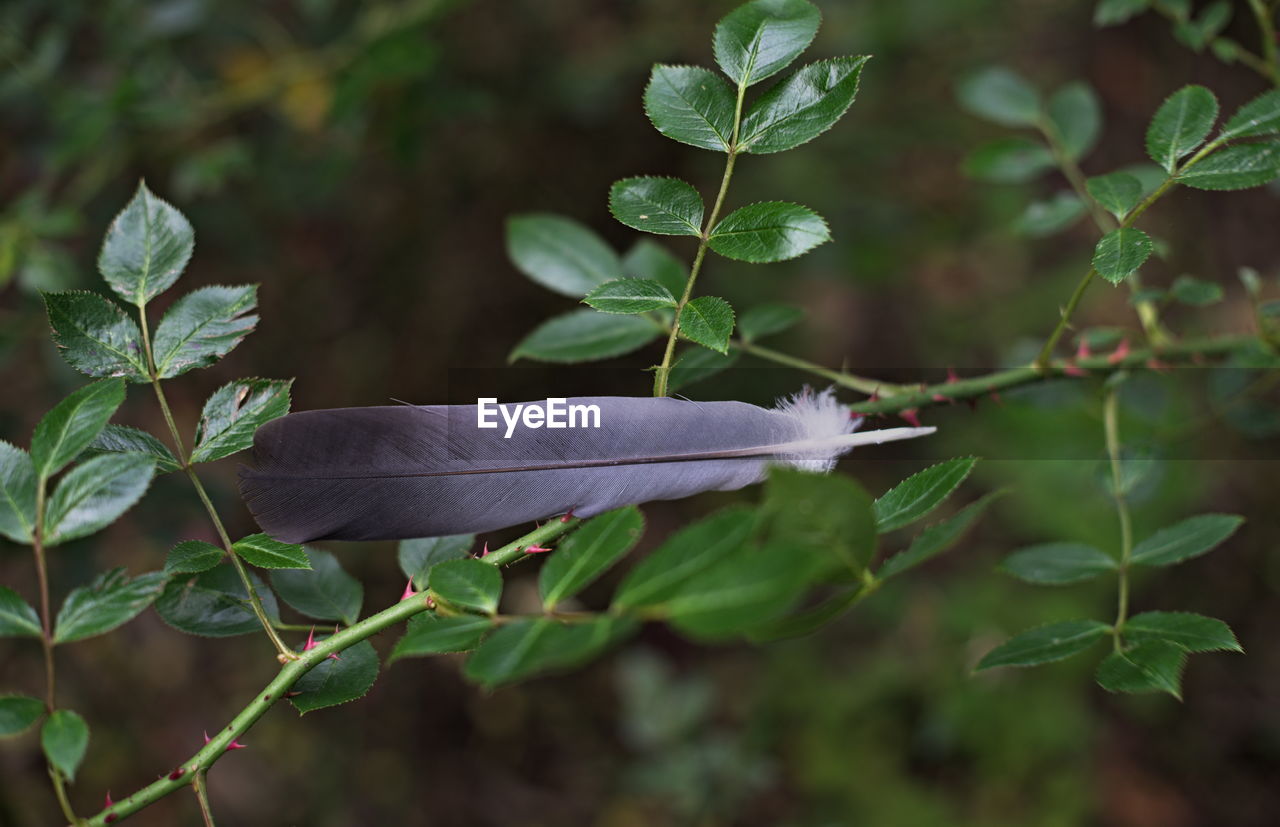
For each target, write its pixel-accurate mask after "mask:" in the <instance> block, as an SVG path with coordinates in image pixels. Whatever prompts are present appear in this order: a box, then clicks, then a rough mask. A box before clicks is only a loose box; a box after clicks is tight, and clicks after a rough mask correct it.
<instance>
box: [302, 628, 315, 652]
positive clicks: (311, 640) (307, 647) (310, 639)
mask: <svg viewBox="0 0 1280 827" xmlns="http://www.w3.org/2000/svg"><path fill="white" fill-rule="evenodd" d="M314 648H316V627H314V626H312V627H311V631H310V632H307V642H306V643H304V644H302V651H304V652H310V651H311V650H312V649H314Z"/></svg>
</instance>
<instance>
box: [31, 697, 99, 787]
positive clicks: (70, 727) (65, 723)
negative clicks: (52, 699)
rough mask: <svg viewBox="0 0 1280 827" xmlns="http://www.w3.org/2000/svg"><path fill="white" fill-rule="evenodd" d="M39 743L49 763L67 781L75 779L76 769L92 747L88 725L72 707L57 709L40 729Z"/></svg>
mask: <svg viewBox="0 0 1280 827" xmlns="http://www.w3.org/2000/svg"><path fill="white" fill-rule="evenodd" d="M40 746H41V748H42V749H43V750H44V754H45V757H46V758H48V759H49V763H50V764H52V765H53V766H55V767H57V768H58V772H60V773H62V774H63V775H64V776H65V777H66V779H67V780H68V781H75V780H76V770H77V769H79V768H80V762H81V761H83V760H84V754H85V751H86V750H88V749H89V725H88V724H86V723H85V722H84V718H81V717H80V716H79V714H77V713H75V712H72V711H71V710H70V709H55V710H54V711H53V712H51V713H49V717H48V718H46V719H45V721H44V726H42V727H41V728H40Z"/></svg>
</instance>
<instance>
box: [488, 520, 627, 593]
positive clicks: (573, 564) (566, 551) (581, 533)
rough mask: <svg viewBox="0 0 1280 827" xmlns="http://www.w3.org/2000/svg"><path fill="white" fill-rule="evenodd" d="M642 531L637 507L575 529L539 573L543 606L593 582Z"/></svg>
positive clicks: (615, 561)
mask: <svg viewBox="0 0 1280 827" xmlns="http://www.w3.org/2000/svg"><path fill="white" fill-rule="evenodd" d="M643 532H644V517H643V516H641V514H640V510H639V509H638V508H636V507H635V506H628V507H626V508H619V509H617V510H616V511H610V512H608V513H605V514H601V515H600V516H598V517H595V518H593V519H592V520H591V521H589V522H588V523H587V524H586V525H584V526H582V527H581V528H579V529H578V530H576V531H575V532H574V533H573V534H571V535H570V536H569V538H568V539H567V540H565V541H564V542H563V543H561V544H560V545H559V547H558V548H556V550H555V551H554V552H553V553H552V554H551V557H550V558H549V559H548V560H547V562H546V564H545V565H543V567H542V571H540V572H539V573H538V594H539V596H540V597H541V598H542V604H543V607H544V608H545V609H546V610H547V611H551V610H552V609H554V608H555V607H556V605H557V604H559V603H561V602H563V601H565V600H567V599H569V598H571V597H574V596H576V595H577V594H578V593H579V592H581V591H582V590H583V589H585V588H586V587H587V586H589V585H591V584H592V583H594V582H595V581H596V580H598V579H599V578H600V576H601V575H603V574H604V573H605V572H606V571H608V569H609V567H610V566H612V565H613V564H615V563H617V562H618V561H619V560H621V559H622V557H623V556H624V555H625V554H626V553H627V552H628V551H630V550H631V549H632V548H633V547H635V544H636V543H637V542H638V541H639V540H640V535H641V534H642V533H643ZM490 568H492V567H490Z"/></svg>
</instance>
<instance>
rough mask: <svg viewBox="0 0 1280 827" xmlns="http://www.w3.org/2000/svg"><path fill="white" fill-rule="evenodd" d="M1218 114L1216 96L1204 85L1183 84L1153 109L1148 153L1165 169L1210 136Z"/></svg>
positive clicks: (1174, 167)
mask: <svg viewBox="0 0 1280 827" xmlns="http://www.w3.org/2000/svg"><path fill="white" fill-rule="evenodd" d="M1217 118H1218V99H1217V98H1215V97H1214V96H1213V93H1212V92H1210V91H1209V90H1208V89H1206V88H1204V87H1203V86H1184V87H1182V88H1181V89H1179V90H1178V91H1177V92H1174V93H1173V94H1172V95H1170V96H1169V97H1168V98H1166V99H1165V102H1164V103H1162V104H1161V105H1160V108H1159V109H1157V110H1156V114H1155V117H1154V118H1152V119H1151V125H1150V126H1148V127H1147V155H1148V156H1150V158H1151V160H1153V161H1155V162H1156V163H1157V164H1159V165H1160V166H1162V167H1164V169H1165V171H1166V172H1170V173H1171V172H1173V171H1174V170H1176V169H1177V168H1178V161H1180V160H1182V158H1183V157H1184V156H1186V155H1188V154H1190V153H1191V152H1192V151H1193V150H1194V149H1195V148H1196V147H1198V146H1200V145H1201V144H1202V143H1204V139H1205V138H1207V137H1209V130H1210V129H1212V128H1213V122H1214V121H1215V120H1217Z"/></svg>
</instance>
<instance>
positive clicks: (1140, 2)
mask: <svg viewBox="0 0 1280 827" xmlns="http://www.w3.org/2000/svg"><path fill="white" fill-rule="evenodd" d="M1150 5H1151V0H1099V2H1098V5H1096V6H1094V9H1093V25H1095V26H1099V27H1102V26H1118V25H1120V24H1121V23H1124V22H1126V21H1128V20H1129V19H1130V18H1132V17H1134V16H1136V15H1139V14H1141V13H1142V12H1144V11H1146V10H1147V8H1148V7H1149V6H1150Z"/></svg>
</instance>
